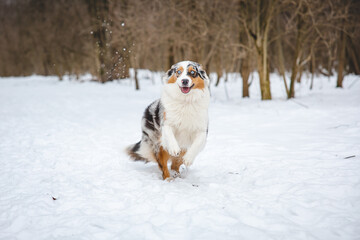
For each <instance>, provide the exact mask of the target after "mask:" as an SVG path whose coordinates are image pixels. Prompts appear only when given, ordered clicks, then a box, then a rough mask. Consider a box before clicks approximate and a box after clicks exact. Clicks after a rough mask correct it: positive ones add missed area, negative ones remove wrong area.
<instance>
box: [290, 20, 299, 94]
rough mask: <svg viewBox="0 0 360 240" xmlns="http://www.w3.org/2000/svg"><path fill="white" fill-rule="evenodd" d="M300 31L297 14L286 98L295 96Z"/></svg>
mask: <svg viewBox="0 0 360 240" xmlns="http://www.w3.org/2000/svg"><path fill="white" fill-rule="evenodd" d="M301 31H302V20H301V17H300V16H298V24H297V34H296V43H295V53H294V58H293V64H292V68H291V77H290V89H289V93H288V99H290V98H294V97H295V82H296V77H297V75H298V73H299V64H300V58H301V48H302V42H301V41H302V35H301Z"/></svg>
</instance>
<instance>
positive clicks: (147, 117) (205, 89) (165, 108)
mask: <svg viewBox="0 0 360 240" xmlns="http://www.w3.org/2000/svg"><path fill="white" fill-rule="evenodd" d="M163 80H164V83H165V84H164V87H163V90H162V94H161V98H160V99H158V100H156V101H154V102H153V103H151V104H150V105H149V106H148V107H147V108H146V110H145V112H144V115H143V117H142V121H141V128H142V138H141V141H139V142H138V143H136V144H133V145H131V146H129V147H128V148H127V149H126V150H127V153H128V154H129V156H130V158H132V159H133V160H142V161H145V162H150V161H152V162H157V163H158V165H159V168H160V170H161V171H162V177H163V179H164V180H166V179H172V177H171V176H170V173H169V170H168V165H167V163H168V161H171V170H173V171H174V172H173V173H174V174H175V177H176V176H179V174H180V171H179V168H180V166H181V165H182V164H184V165H185V166H186V167H189V166H190V165H192V164H193V162H194V159H195V157H196V156H197V155H198V154H199V152H200V151H201V150H202V149H203V148H204V147H205V143H206V138H207V135H208V123H209V119H208V108H209V102H210V89H209V85H210V80H209V77H208V75H207V74H206V72H205V70H204V69H203V68H202V66H201V65H200V64H198V63H196V62H192V61H182V62H179V63H176V64H174V65H173V66H172V67H171V68H170V69H169V70H168V71H167V72H166V75H165V76H164V78H163Z"/></svg>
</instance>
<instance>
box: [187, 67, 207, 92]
mask: <svg viewBox="0 0 360 240" xmlns="http://www.w3.org/2000/svg"><path fill="white" fill-rule="evenodd" d="M191 71H194V72H196V70H195V69H194V68H193V67H192V66H190V67H189V68H188V73H189V74H190V75H189V76H190V78H191V81H192V82H193V84H194V87H193V89H204V88H205V81H204V80H203V79H202V78H201V77H200V76H199V74H196V75H197V76H196V77H193V76H192V75H191Z"/></svg>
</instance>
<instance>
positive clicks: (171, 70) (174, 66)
mask: <svg viewBox="0 0 360 240" xmlns="http://www.w3.org/2000/svg"><path fill="white" fill-rule="evenodd" d="M175 70H176V64H174V65H172V66H171V68H170V69H169V70H168V71H167V72H166V73H165V75H164V77H163V82H164V83H167V82H168V81H169V79H170V78H171V76H172V75H173V74H174V72H175Z"/></svg>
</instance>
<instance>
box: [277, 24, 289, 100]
mask: <svg viewBox="0 0 360 240" xmlns="http://www.w3.org/2000/svg"><path fill="white" fill-rule="evenodd" d="M276 28H277V31H278V35H279V37H278V39H277V40H276V46H277V49H278V59H279V73H280V75H281V76H282V77H283V80H284V86H285V91H286V95H287V96H288V95H289V87H288V85H287V82H286V76H285V66H284V52H283V47H282V43H281V37H280V34H281V30H280V20H279V17H278V18H277V21H276Z"/></svg>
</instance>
